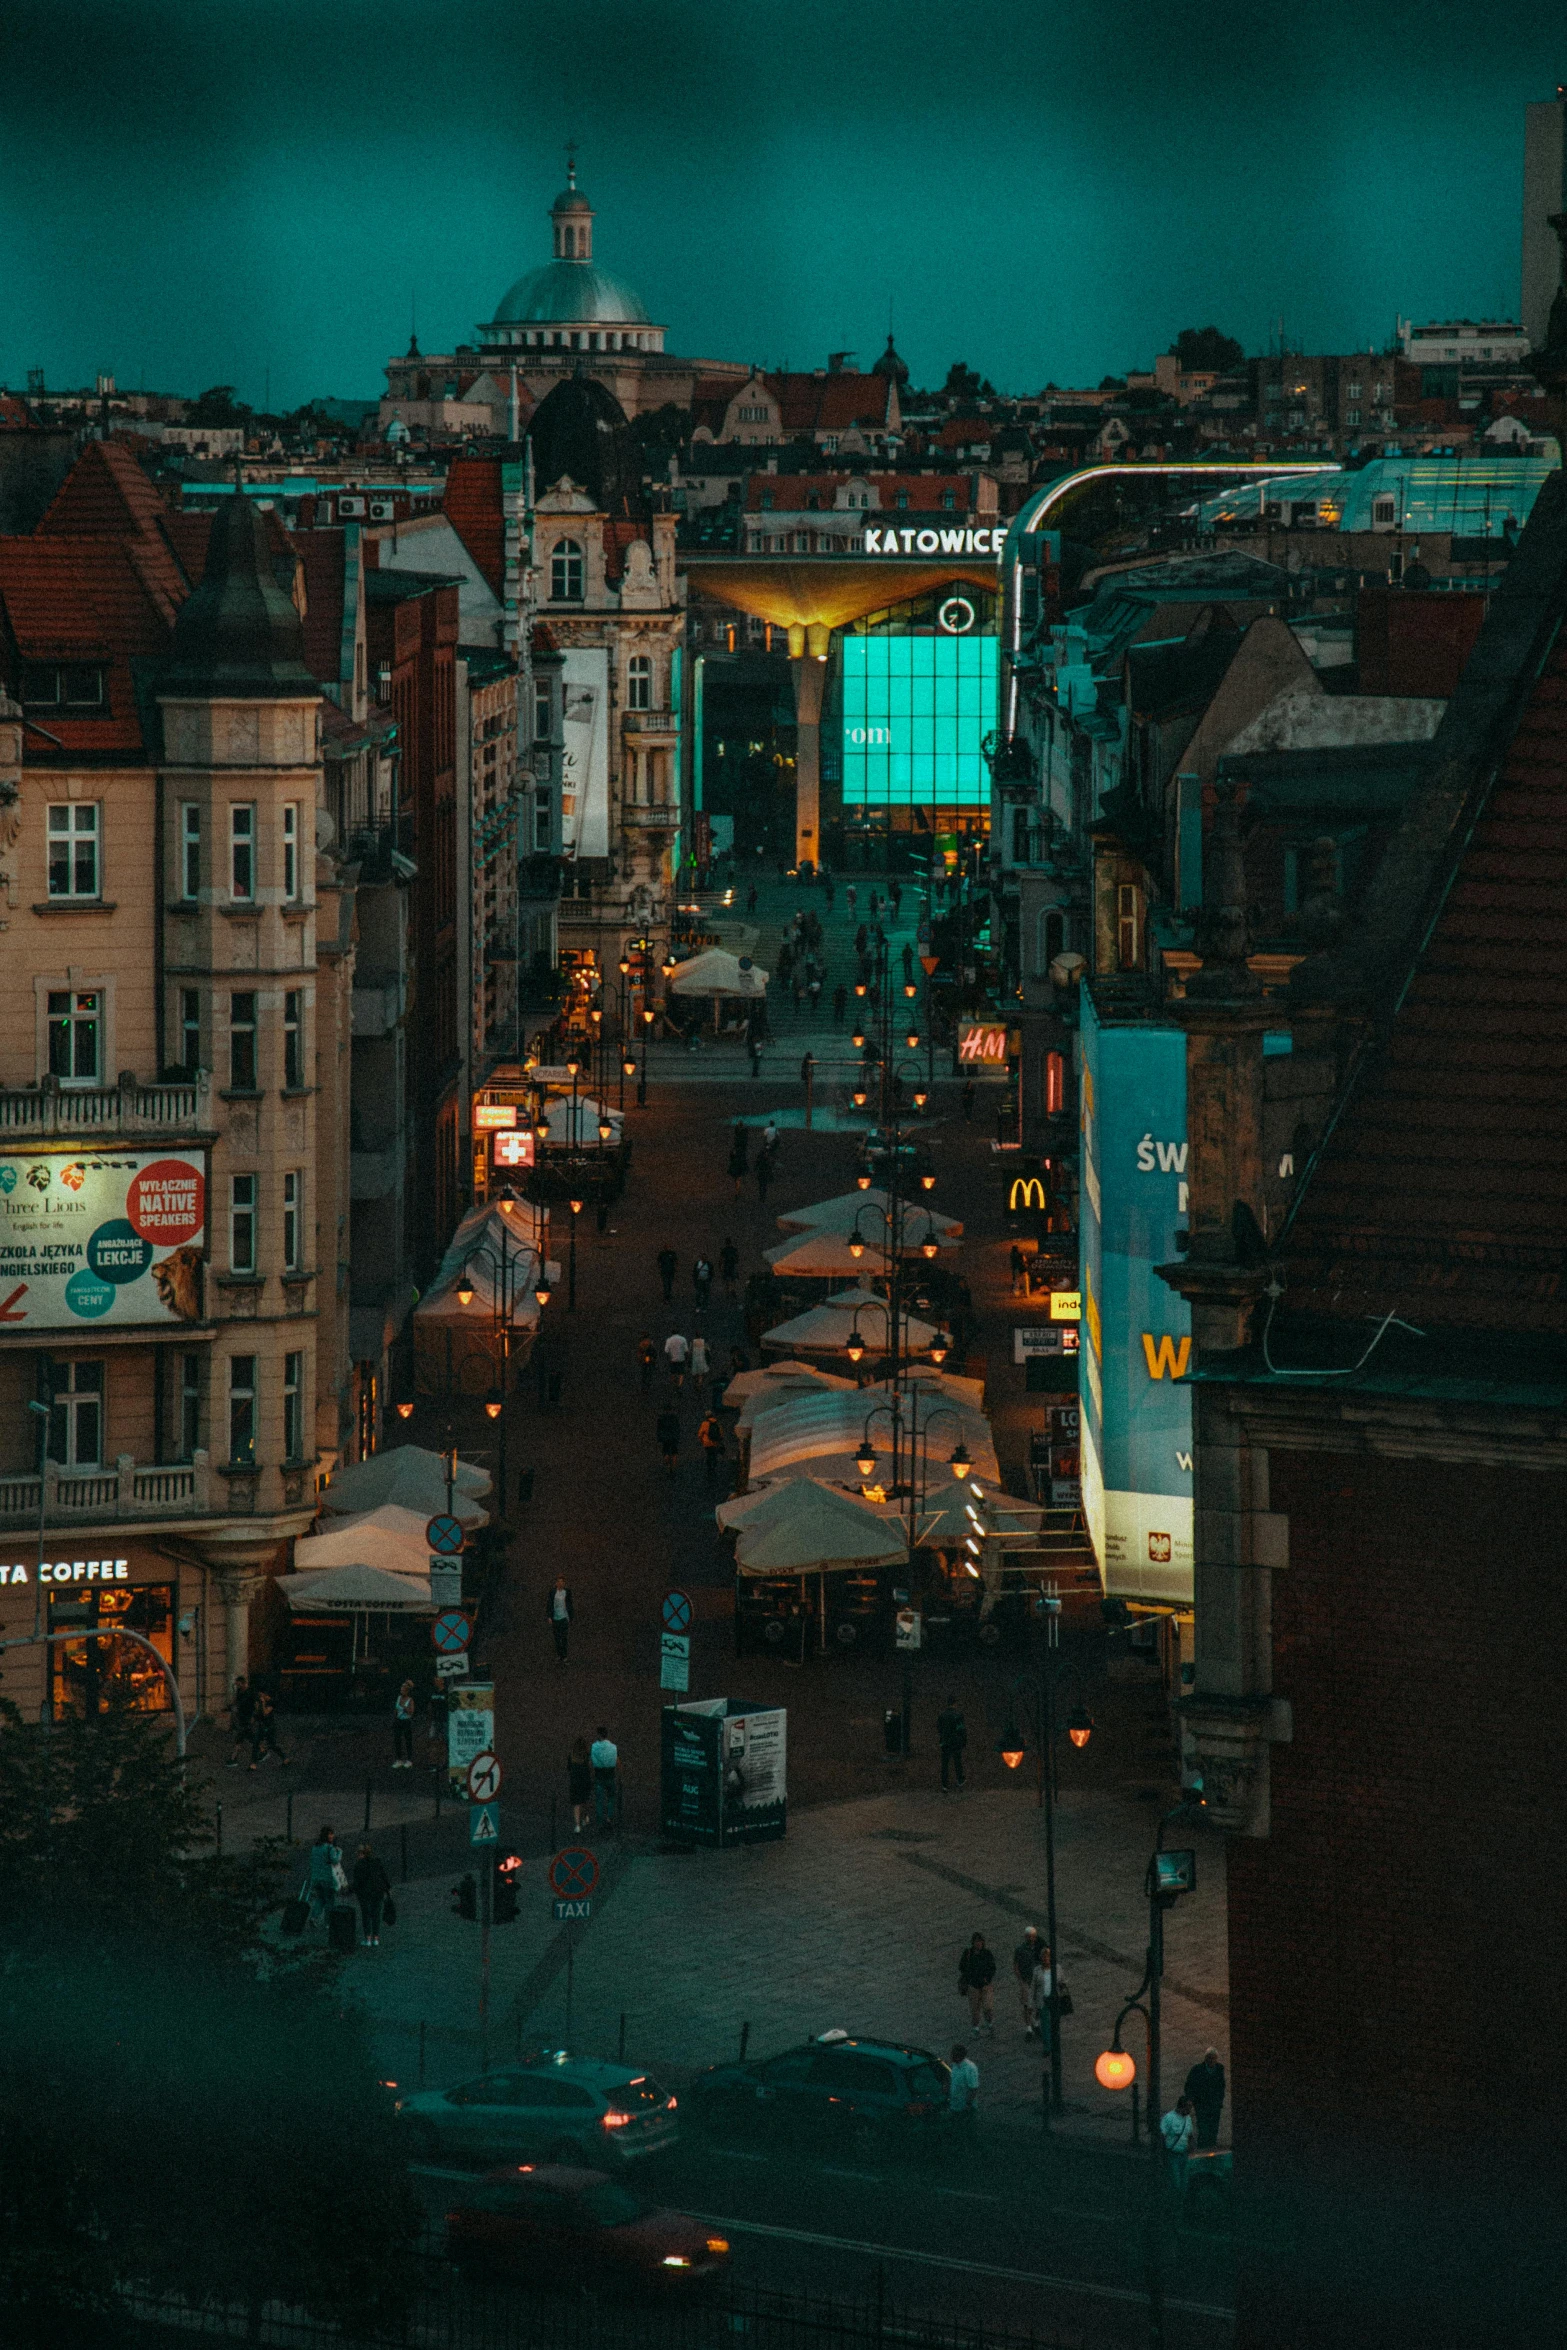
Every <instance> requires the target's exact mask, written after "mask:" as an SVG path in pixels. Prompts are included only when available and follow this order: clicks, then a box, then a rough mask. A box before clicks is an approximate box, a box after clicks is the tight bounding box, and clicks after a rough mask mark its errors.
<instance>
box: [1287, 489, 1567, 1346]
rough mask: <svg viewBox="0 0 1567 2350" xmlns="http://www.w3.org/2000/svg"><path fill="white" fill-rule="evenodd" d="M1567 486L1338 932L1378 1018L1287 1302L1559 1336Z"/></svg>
mask: <svg viewBox="0 0 1567 2350" xmlns="http://www.w3.org/2000/svg"><path fill="white" fill-rule="evenodd" d="M1564 618H1567V497H1564V492H1563V481H1562V477H1561V475H1560V474H1558V475H1556V476H1554V477H1553V479H1552V480H1551V481H1550V482H1549V483H1548V484H1547V486H1546V487H1545V488H1544V489H1542V491H1541V493H1540V496H1539V499H1538V501H1537V502H1536V505H1535V509H1534V513H1533V515H1532V516H1531V518H1530V521H1529V524H1528V527H1527V529H1526V531H1525V532H1524V535H1523V538H1522V539H1521V541H1520V543H1519V552H1518V555H1517V556H1516V558H1515V560H1514V562H1513V564H1512V565H1511V566H1510V568H1509V571H1508V573H1507V576H1506V578H1505V580H1504V581H1503V583H1502V586H1501V588H1500V590H1499V591H1498V594H1497V596H1496V598H1495V599H1494V601H1493V604H1492V607H1491V611H1490V613H1489V615H1488V617H1487V620H1486V623H1485V627H1484V629H1483V631H1482V632H1481V636H1480V640H1479V642H1478V644H1477V645H1476V647H1475V651H1474V654H1473V656H1472V658H1471V660H1470V662H1469V665H1468V667H1467V669H1466V670H1465V672H1464V676H1463V678H1462V680H1461V682H1460V685H1459V688H1458V691H1457V692H1456V694H1455V695H1454V697H1453V699H1452V701H1451V703H1450V704H1449V706H1448V710H1447V713H1446V716H1445V717H1444V719H1443V722H1442V725H1441V727H1440V728H1439V730H1438V732H1437V735H1436V738H1435V740H1434V742H1433V743H1432V745H1431V768H1430V771H1429V773H1428V776H1427V779H1426V781H1425V783H1424V784H1423V785H1422V786H1421V787H1420V789H1419V790H1418V791H1417V792H1416V794H1415V797H1414V798H1413V800H1412V801H1411V803H1410V805H1409V808H1408V810H1407V813H1406V815H1405V818H1404V821H1403V823H1402V824H1401V825H1400V827H1399V829H1398V831H1397V832H1396V833H1395V834H1394V836H1393V839H1392V841H1391V842H1390V844H1389V847H1388V851H1387V854H1386V856H1385V857H1384V858H1383V860H1382V863H1381V866H1380V867H1379V869H1378V872H1377V875H1376V878H1375V880H1374V883H1373V885H1372V888H1371V890H1370V891H1369V892H1368V897H1367V902H1366V917H1365V920H1364V921H1363V922H1362V923H1361V924H1359V925H1357V926H1356V934H1355V936H1354V937H1353V938H1352V939H1351V940H1349V941H1347V942H1346V944H1345V945H1344V947H1343V948H1341V949H1339V948H1336V949H1335V950H1334V951H1333V953H1332V954H1330V955H1328V956H1324V957H1322V958H1320V959H1318V961H1316V962H1315V963H1312V964H1307V965H1304V966H1302V967H1301V970H1300V971H1299V972H1298V973H1297V974H1296V975H1295V985H1294V992H1295V993H1296V995H1297V997H1298V998H1300V999H1302V1002H1303V1005H1304V1003H1308V1002H1310V1001H1311V1000H1313V999H1316V1000H1326V1001H1329V1002H1337V1003H1339V1004H1345V1003H1348V1004H1349V1005H1351V1006H1354V1005H1356V1004H1357V1003H1358V1004H1359V1006H1360V1007H1361V1008H1362V1009H1363V1011H1364V1014H1365V1016H1366V1018H1367V1020H1368V1022H1369V1024H1370V1028H1369V1041H1368V1043H1367V1044H1366V1045H1365V1046H1364V1047H1363V1048H1362V1050H1361V1055H1360V1059H1359V1062H1358V1065H1357V1066H1356V1067H1355V1068H1354V1069H1353V1070H1352V1072H1351V1076H1350V1079H1349V1082H1348V1084H1347V1085H1346V1088H1345V1090H1344V1092H1343V1094H1342V1095H1341V1097H1340V1100H1339V1103H1338V1105H1337V1107H1336V1110H1335V1113H1334V1116H1333V1119H1332V1121H1331V1123H1330V1125H1329V1128H1328V1131H1327V1134H1326V1137H1325V1139H1324V1141H1323V1142H1322V1144H1321V1145H1320V1147H1319V1149H1318V1152H1317V1154H1316V1157H1315V1158H1314V1160H1313V1162H1312V1164H1311V1166H1310V1168H1309V1169H1308V1171H1307V1175H1306V1179H1305V1182H1304V1184H1303V1188H1302V1191H1301V1194H1300V1197H1299V1199H1298V1201H1297V1204H1296V1206H1295V1208H1294V1210H1293V1212H1292V1215H1291V1218H1290V1221H1289V1223H1288V1224H1287V1226H1286V1228H1285V1233H1284V1248H1283V1266H1284V1274H1285V1283H1286V1289H1285V1303H1286V1308H1287V1309H1288V1311H1289V1312H1290V1313H1291V1314H1296V1313H1299V1314H1304V1315H1306V1316H1323V1315H1327V1316H1331V1317H1333V1318H1334V1319H1336V1320H1338V1321H1339V1322H1340V1323H1341V1324H1342V1323H1344V1322H1346V1321H1347V1322H1352V1323H1354V1324H1355V1325H1356V1328H1357V1329H1358V1330H1359V1331H1361V1332H1362V1333H1364V1334H1367V1335H1369V1328H1370V1325H1368V1324H1367V1322H1366V1321H1365V1319H1364V1318H1365V1317H1366V1316H1368V1315H1369V1316H1375V1317H1378V1318H1380V1317H1381V1316H1382V1315H1383V1314H1386V1313H1387V1312H1388V1311H1390V1310H1394V1309H1396V1310H1397V1311H1399V1312H1400V1313H1401V1314H1403V1315H1405V1316H1407V1317H1408V1319H1409V1320H1410V1321H1412V1322H1414V1323H1417V1324H1418V1325H1420V1327H1421V1328H1422V1329H1427V1330H1429V1331H1430V1332H1431V1333H1432V1336H1433V1339H1434V1340H1440V1339H1441V1338H1442V1337H1443V1336H1446V1337H1448V1338H1450V1339H1456V1340H1458V1341H1460V1342H1465V1341H1472V1340H1473V1339H1474V1338H1476V1337H1478V1336H1482V1335H1483V1334H1485V1333H1487V1332H1494V1333H1506V1334H1508V1335H1509V1336H1516V1337H1517V1338H1520V1339H1522V1338H1526V1337H1528V1336H1529V1335H1530V1334H1533V1335H1535V1336H1537V1337H1539V1338H1546V1339H1555V1340H1557V1341H1567V632H1564V630H1563V625H1562V624H1563V620H1564Z"/></svg>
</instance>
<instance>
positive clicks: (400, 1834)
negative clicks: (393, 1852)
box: [397, 1820, 408, 1885]
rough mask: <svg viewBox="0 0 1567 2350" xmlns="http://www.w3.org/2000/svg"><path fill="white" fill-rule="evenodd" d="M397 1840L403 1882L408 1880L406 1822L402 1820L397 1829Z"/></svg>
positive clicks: (405, 1882)
mask: <svg viewBox="0 0 1567 2350" xmlns="http://www.w3.org/2000/svg"><path fill="white" fill-rule="evenodd" d="M397 1841H398V1845H399V1847H400V1849H401V1853H402V1868H403V1883H404V1884H405V1885H406V1884H407V1882H408V1822H407V1821H406V1820H403V1821H402V1822H401V1823H400V1824H399V1826H398V1830H397Z"/></svg>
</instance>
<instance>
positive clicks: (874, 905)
mask: <svg viewBox="0 0 1567 2350" xmlns="http://www.w3.org/2000/svg"><path fill="white" fill-rule="evenodd" d="M880 912H881V892H880V891H879V890H874V889H873V890H872V891H871V920H872V921H873V922H874V921H875V919H876V917H877V915H878V914H879V913H880Z"/></svg>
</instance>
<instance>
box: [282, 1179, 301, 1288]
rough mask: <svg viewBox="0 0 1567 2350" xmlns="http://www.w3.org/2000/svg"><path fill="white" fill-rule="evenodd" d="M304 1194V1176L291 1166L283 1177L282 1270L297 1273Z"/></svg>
mask: <svg viewBox="0 0 1567 2350" xmlns="http://www.w3.org/2000/svg"><path fill="white" fill-rule="evenodd" d="M303 1194H304V1177H303V1176H302V1175H301V1174H300V1173H299V1171H298V1169H297V1168H292V1169H290V1171H289V1172H288V1174H286V1175H285V1176H284V1178H283V1270H284V1272H285V1273H297V1272H298V1271H299V1268H300V1264H301V1262H302V1259H301V1255H300V1250H301V1246H302V1227H303V1219H302V1218H301V1216H300V1212H299V1210H300V1203H301V1200H302V1198H303Z"/></svg>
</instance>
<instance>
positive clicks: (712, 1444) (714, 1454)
mask: <svg viewBox="0 0 1567 2350" xmlns="http://www.w3.org/2000/svg"><path fill="white" fill-rule="evenodd" d="M697 1440H698V1442H699V1443H700V1444H701V1447H702V1471H703V1474H704V1476H705V1477H706V1479H707V1482H708V1484H709V1485H711V1484H712V1482H713V1480H714V1478H715V1477H716V1476H717V1475H718V1467H719V1463H720V1462H721V1461H722V1459H723V1457H724V1423H723V1421H722V1420H721V1419H720V1418H719V1417H718V1414H717V1413H716V1412H709V1413H708V1414H707V1416H706V1418H705V1419H704V1420H703V1422H702V1425H701V1427H700V1428H699V1429H698V1430H697Z"/></svg>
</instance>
